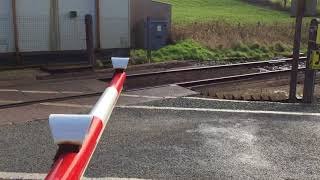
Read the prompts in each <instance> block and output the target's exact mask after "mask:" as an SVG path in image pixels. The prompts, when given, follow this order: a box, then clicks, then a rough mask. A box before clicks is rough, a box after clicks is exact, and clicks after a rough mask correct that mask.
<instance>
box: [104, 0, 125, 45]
mask: <svg viewBox="0 0 320 180" xmlns="http://www.w3.org/2000/svg"><path fill="white" fill-rule="evenodd" d="M129 22H130V0H100V38H101V40H100V41H101V48H102V49H111V48H128V47H130V24H129Z"/></svg>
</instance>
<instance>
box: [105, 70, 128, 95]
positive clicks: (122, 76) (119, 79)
mask: <svg viewBox="0 0 320 180" xmlns="http://www.w3.org/2000/svg"><path fill="white" fill-rule="evenodd" d="M126 77H127V75H126V73H125V72H123V71H121V70H117V71H116V73H115V74H114V76H113V78H112V81H111V82H110V84H109V86H113V87H115V88H116V89H117V91H118V93H119V94H120V92H121V90H122V87H123V83H124V81H125V80H126Z"/></svg>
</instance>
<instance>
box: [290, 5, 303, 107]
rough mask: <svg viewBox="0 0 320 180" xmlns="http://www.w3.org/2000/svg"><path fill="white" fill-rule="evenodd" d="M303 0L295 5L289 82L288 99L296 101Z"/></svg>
mask: <svg viewBox="0 0 320 180" xmlns="http://www.w3.org/2000/svg"><path fill="white" fill-rule="evenodd" d="M305 4H306V1H305V0H298V6H297V17H296V27H295V37H294V44H293V60H292V70H291V82H290V92H289V101H290V102H296V101H297V96H296V94H297V83H298V66H299V58H300V41H301V29H302V19H303V16H304V10H305Z"/></svg>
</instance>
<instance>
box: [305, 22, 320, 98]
mask: <svg viewBox="0 0 320 180" xmlns="http://www.w3.org/2000/svg"><path fill="white" fill-rule="evenodd" d="M318 25H319V20H318V19H313V20H311V24H310V29H309V42H308V57H307V60H306V70H305V80H304V89H303V102H304V103H312V102H313V95H314V86H315V78H316V72H315V70H314V69H312V68H311V54H312V51H313V50H316V49H317V43H316V39H317V33H320V32H317V31H318Z"/></svg>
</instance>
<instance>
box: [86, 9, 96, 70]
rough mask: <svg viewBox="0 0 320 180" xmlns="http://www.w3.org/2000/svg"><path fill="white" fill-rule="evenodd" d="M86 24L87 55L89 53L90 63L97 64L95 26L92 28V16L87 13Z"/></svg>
mask: <svg viewBox="0 0 320 180" xmlns="http://www.w3.org/2000/svg"><path fill="white" fill-rule="evenodd" d="M85 24H86V44H87V55H88V63H90V64H91V65H92V66H95V64H96V62H95V54H94V46H93V30H92V29H93V28H92V16H91V15H90V14H87V15H86V16H85Z"/></svg>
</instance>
